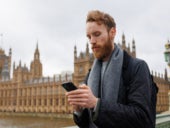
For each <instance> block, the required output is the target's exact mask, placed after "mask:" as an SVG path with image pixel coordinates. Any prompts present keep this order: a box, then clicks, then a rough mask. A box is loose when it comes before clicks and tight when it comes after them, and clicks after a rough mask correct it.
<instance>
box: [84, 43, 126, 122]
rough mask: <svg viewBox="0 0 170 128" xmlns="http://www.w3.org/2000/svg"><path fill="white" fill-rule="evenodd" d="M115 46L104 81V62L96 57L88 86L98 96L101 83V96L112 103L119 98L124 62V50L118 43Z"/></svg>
mask: <svg viewBox="0 0 170 128" xmlns="http://www.w3.org/2000/svg"><path fill="white" fill-rule="evenodd" d="M114 46H115V47H114V51H113V53H112V55H111V57H110V60H109V62H108V65H107V67H106V69H105V72H104V75H103V79H102V81H101V67H102V62H101V61H99V60H97V59H95V61H94V63H93V66H92V69H91V72H90V74H89V78H88V81H87V83H88V86H89V87H90V88H91V90H92V92H93V94H94V95H95V96H96V97H98V93H99V85H100V86H101V90H100V91H101V94H100V95H101V98H102V99H103V100H109V103H110V104H113V103H116V102H117V99H118V92H119V85H120V80H121V72H122V64H123V50H122V49H121V48H120V47H119V46H117V45H116V44H115V45H114ZM91 123H92V122H91ZM93 125H94V124H93Z"/></svg>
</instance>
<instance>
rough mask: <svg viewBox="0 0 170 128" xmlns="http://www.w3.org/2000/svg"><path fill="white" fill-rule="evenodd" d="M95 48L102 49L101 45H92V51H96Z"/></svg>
mask: <svg viewBox="0 0 170 128" xmlns="http://www.w3.org/2000/svg"><path fill="white" fill-rule="evenodd" d="M94 48H100V46H99V45H92V46H91V49H94Z"/></svg>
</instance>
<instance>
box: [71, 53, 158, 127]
mask: <svg viewBox="0 0 170 128" xmlns="http://www.w3.org/2000/svg"><path fill="white" fill-rule="evenodd" d="M122 68H123V70H122V79H123V80H122V82H123V84H121V85H120V87H119V96H118V101H117V103H115V104H112V105H110V104H109V105H108V104H107V102H105V101H104V100H102V98H101V99H100V105H99V110H98V116H97V118H96V119H95V120H94V123H95V124H96V125H97V127H98V128H155V115H156V114H155V108H156V106H155V103H153V102H152V98H153V97H152V93H153V92H154V91H155V90H154V89H153V87H152V80H151V76H150V71H149V68H148V66H147V64H146V63H145V62H144V61H143V60H140V59H136V58H132V57H130V56H129V55H128V54H127V53H126V52H124V58H123V67H122ZM87 79H88V75H87V77H86V80H85V81H86V82H87ZM108 100H111V99H108ZM74 121H75V123H76V124H77V125H78V126H79V127H81V128H88V127H89V126H88V125H89V113H88V110H87V109H84V111H83V113H82V115H81V117H78V116H77V115H74Z"/></svg>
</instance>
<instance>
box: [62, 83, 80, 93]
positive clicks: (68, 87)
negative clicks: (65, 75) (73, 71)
mask: <svg viewBox="0 0 170 128" xmlns="http://www.w3.org/2000/svg"><path fill="white" fill-rule="evenodd" d="M62 86H63V88H64V89H65V90H66V91H72V90H75V89H77V87H76V86H75V85H74V84H73V83H72V82H66V83H62Z"/></svg>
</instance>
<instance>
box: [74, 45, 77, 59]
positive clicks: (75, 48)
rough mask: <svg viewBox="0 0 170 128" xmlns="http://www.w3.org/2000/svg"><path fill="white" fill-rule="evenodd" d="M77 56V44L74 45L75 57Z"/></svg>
mask: <svg viewBox="0 0 170 128" xmlns="http://www.w3.org/2000/svg"><path fill="white" fill-rule="evenodd" d="M76 58H77V47H76V45H75V46H74V59H76Z"/></svg>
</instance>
